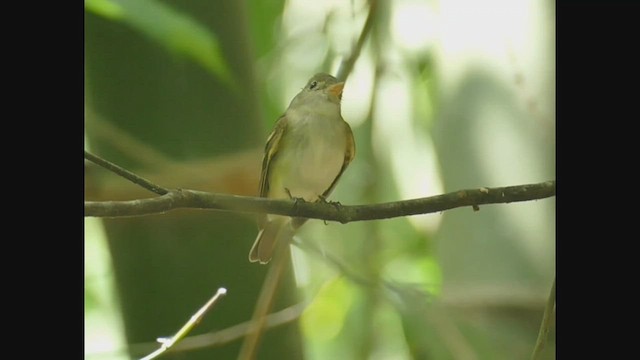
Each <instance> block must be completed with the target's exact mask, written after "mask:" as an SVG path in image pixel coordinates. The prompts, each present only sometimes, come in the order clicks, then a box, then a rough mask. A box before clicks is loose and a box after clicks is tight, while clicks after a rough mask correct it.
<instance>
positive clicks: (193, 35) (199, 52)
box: [85, 0, 234, 87]
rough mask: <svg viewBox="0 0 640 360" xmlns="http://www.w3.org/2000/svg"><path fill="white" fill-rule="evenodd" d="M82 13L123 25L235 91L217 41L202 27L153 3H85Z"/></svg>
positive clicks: (120, 0)
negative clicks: (183, 58)
mask: <svg viewBox="0 0 640 360" xmlns="http://www.w3.org/2000/svg"><path fill="white" fill-rule="evenodd" d="M85 9H86V10H88V11H91V12H93V13H95V14H96V15H99V16H102V17H105V18H107V19H110V20H116V21H122V22H124V23H126V24H128V25H129V26H131V27H133V28H135V29H136V30H138V31H140V32H142V33H143V34H145V35H146V36H148V37H149V38H151V39H153V40H154V41H156V42H157V43H159V44H160V45H162V46H164V47H165V48H166V49H167V50H169V51H171V52H173V53H175V54H179V55H182V56H185V57H187V58H189V59H191V60H193V61H195V62H196V63H198V64H200V65H201V66H202V67H204V68H205V69H206V70H207V71H208V72H209V73H210V74H212V75H213V76H215V77H217V78H218V79H220V80H221V81H223V82H225V83H227V85H229V86H232V87H234V82H233V77H232V74H231V71H230V68H229V66H228V64H227V62H226V61H225V59H224V57H223V54H222V50H221V48H220V44H219V42H218V39H217V37H216V36H215V34H214V33H212V32H211V31H210V30H209V29H207V28H206V27H205V26H204V25H202V24H200V23H198V22H197V21H196V20H194V19H193V18H192V17H190V16H189V15H187V14H183V13H181V12H179V11H177V10H175V9H173V8H171V7H169V6H167V5H165V4H163V3H161V2H159V1H156V0H86V1H85Z"/></svg>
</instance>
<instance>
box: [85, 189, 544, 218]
mask: <svg viewBox="0 0 640 360" xmlns="http://www.w3.org/2000/svg"><path fill="white" fill-rule="evenodd" d="M555 194H556V182H555V181H546V182H542V183H538V184H526V185H517V186H508V187H498V188H479V189H472V190H460V191H455V192H451V193H447V194H443V195H437V196H431V197H426V198H418V199H411V200H403V201H394V202H388V203H380V204H373V205H351V206H347V205H336V204H330V203H322V202H314V203H311V202H298V203H295V202H294V201H292V200H274V199H267V198H260V197H250V196H238V195H229V194H216V193H207V192H202V191H196V190H169V192H168V193H167V194H165V195H163V196H160V197H156V198H151V199H141V200H130V201H85V203H84V211H85V216H97V217H121V216H140V215H150V214H158V213H164V212H167V211H170V210H175V209H183V208H190V209H209V210H221V211H232V212H245V213H260V214H264V213H269V214H279V215H288V216H295V217H304V218H309V219H320V220H327V221H337V222H340V223H342V224H346V223H349V222H353V221H364V220H379V219H389V218H395V217H401V216H409V215H418V214H429V213H435V212H441V211H445V210H450V209H455V208H459V207H464V206H474V205H476V206H477V205H484V204H506V203H511V202H520V201H531V200H539V199H544V198H548V197H552V196H555Z"/></svg>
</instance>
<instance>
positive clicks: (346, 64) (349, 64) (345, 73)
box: [336, 0, 378, 81]
mask: <svg viewBox="0 0 640 360" xmlns="http://www.w3.org/2000/svg"><path fill="white" fill-rule="evenodd" d="M377 9H378V1H377V0H370V1H369V14H368V15H367V20H365V23H364V26H363V27H362V32H361V33H360V37H359V38H358V42H357V43H356V45H355V46H354V47H353V49H352V50H351V54H350V55H349V57H348V58H347V59H345V60H343V61H342V62H341V63H340V68H339V69H338V75H337V76H336V78H337V79H338V80H340V81H346V80H347V77H349V74H350V73H351V70H353V66H354V65H355V63H356V60H357V59H358V57H359V56H360V51H362V46H363V45H364V42H365V41H366V40H367V37H368V36H369V33H370V32H371V28H372V27H373V20H374V18H375V16H376V10H377Z"/></svg>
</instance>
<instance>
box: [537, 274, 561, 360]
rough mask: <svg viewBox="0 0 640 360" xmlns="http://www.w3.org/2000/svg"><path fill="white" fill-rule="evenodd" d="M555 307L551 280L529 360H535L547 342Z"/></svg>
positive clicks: (554, 288)
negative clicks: (547, 297) (536, 337)
mask: <svg viewBox="0 0 640 360" xmlns="http://www.w3.org/2000/svg"><path fill="white" fill-rule="evenodd" d="M555 307H556V279H555V278H554V279H553V286H551V293H549V299H548V300H547V306H545V308H544V315H542V323H541V324H540V331H539V332H538V339H537V340H536V346H535V347H534V348H533V353H532V354H531V360H536V359H537V358H538V357H539V356H540V353H542V349H543V348H544V345H545V343H546V341H547V335H548V334H549V328H550V326H551V318H552V315H553V312H554V310H555Z"/></svg>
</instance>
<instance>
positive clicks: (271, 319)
mask: <svg viewBox="0 0 640 360" xmlns="http://www.w3.org/2000/svg"><path fill="white" fill-rule="evenodd" d="M308 306H309V301H303V302H299V303H297V304H295V305H291V306H289V307H286V308H284V309H282V310H280V311H277V312H274V313H271V314H269V315H267V318H266V324H265V327H264V328H265V329H268V328H273V327H276V326H280V325H283V324H286V323H288V322H291V321H293V320H296V319H297V318H299V317H300V315H302V312H303V311H304V310H305V309H306V308H307V307H308ZM253 326H254V322H253V321H252V320H249V321H245V322H243V323H240V324H237V325H233V326H230V327H228V328H225V329H222V330H219V331H215V332H210V333H206V334H200V335H193V336H189V337H186V338H184V339H183V340H182V341H180V342H179V343H177V344H175V345H174V346H173V348H172V349H171V351H172V352H179V351H189V350H197V349H202V348H207V347H214V346H219V345H222V344H226V343H229V342H231V341H234V340H237V339H239V338H241V337H243V336H246V335H247V334H248V333H249V332H250V331H251V330H252V329H253ZM152 346H154V343H139V344H133V345H131V346H130V349H131V351H132V352H133V353H143V352H145V351H148V350H149V349H150V348H151V347H152Z"/></svg>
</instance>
